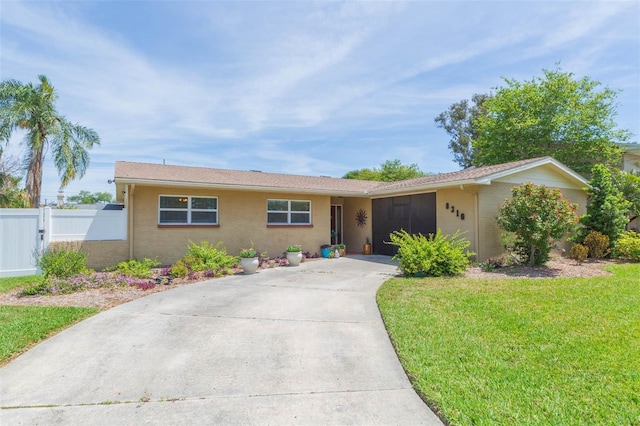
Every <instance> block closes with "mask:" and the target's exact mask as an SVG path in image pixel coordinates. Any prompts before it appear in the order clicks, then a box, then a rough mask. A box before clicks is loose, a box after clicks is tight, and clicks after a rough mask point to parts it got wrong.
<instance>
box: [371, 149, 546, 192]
mask: <svg viewBox="0 0 640 426" xmlns="http://www.w3.org/2000/svg"><path fill="white" fill-rule="evenodd" d="M545 160H551V161H553V160H552V159H551V157H539V158H530V159H527V160H520V161H513V162H511V163H503V164H496V165H493V166H482V167H474V168H469V169H465V170H460V171H458V172H450V173H440V174H437V175H430V176H424V177H419V178H415V179H408V180H403V181H399V182H390V183H386V184H382V185H379V186H378V187H377V188H376V189H375V190H373V193H380V192H390V191H396V190H406V189H412V188H425V187H429V186H438V187H440V186H443V185H446V184H451V185H459V184H460V183H470V182H475V183H484V182H482V181H483V180H486V179H487V178H490V177H492V176H495V175H499V174H501V173H504V172H509V171H511V170H517V169H520V168H521V167H524V166H527V165H530V164H535V163H540V162H544V161H545Z"/></svg>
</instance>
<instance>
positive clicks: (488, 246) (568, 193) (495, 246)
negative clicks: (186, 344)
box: [478, 182, 587, 260]
mask: <svg viewBox="0 0 640 426" xmlns="http://www.w3.org/2000/svg"><path fill="white" fill-rule="evenodd" d="M513 187H514V184H511V183H503V182H494V183H492V184H491V185H490V186H485V187H479V197H478V200H479V203H478V207H479V216H478V224H479V239H480V242H481V243H480V247H479V249H478V260H486V259H488V258H490V257H493V256H498V255H500V254H502V253H503V251H504V250H503V248H502V243H501V241H500V234H501V232H502V230H501V229H500V228H499V227H498V225H497V223H496V217H498V214H499V212H498V207H499V206H500V205H501V204H502V203H504V201H505V200H506V199H507V198H511V189H512V188H513ZM559 189H560V191H561V192H562V193H563V194H564V196H565V197H566V198H567V199H568V200H570V201H571V202H572V203H577V204H578V211H577V213H578V216H580V215H583V214H585V213H586V203H587V196H586V193H585V192H584V191H583V190H580V189H568V188H559ZM559 247H560V248H564V249H565V250H568V249H569V247H570V243H568V242H567V241H566V240H565V241H563V242H561V243H560V244H559Z"/></svg>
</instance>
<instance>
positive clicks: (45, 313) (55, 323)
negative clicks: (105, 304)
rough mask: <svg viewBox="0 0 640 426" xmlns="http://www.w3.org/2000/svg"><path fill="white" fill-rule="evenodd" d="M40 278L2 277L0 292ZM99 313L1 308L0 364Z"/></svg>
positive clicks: (96, 310) (92, 311)
mask: <svg viewBox="0 0 640 426" xmlns="http://www.w3.org/2000/svg"><path fill="white" fill-rule="evenodd" d="M41 278H42V277H41V276H38V275H32V276H28V277H15V278H0V292H6V291H9V290H12V289H14V288H17V287H24V286H25V285H27V284H30V283H32V282H35V281H37V280H38V279H41ZM97 312H98V309H95V308H77V307H53V306H0V365H2V364H4V363H6V362H7V361H8V360H10V359H11V358H12V357H13V356H15V355H16V354H19V353H21V352H22V351H24V350H25V349H27V348H29V347H31V346H32V345H34V344H35V343H37V342H39V341H41V340H43V339H45V338H47V337H48V336H50V335H52V334H54V333H55V332H56V331H59V330H61V329H64V328H66V327H68V326H70V325H72V324H74V323H76V322H78V321H80V320H82V319H84V318H86V317H88V316H91V315H93V314H95V313H97Z"/></svg>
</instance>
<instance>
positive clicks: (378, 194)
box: [366, 179, 491, 198]
mask: <svg viewBox="0 0 640 426" xmlns="http://www.w3.org/2000/svg"><path fill="white" fill-rule="evenodd" d="M490 184H491V182H490V181H489V182H486V183H485V182H479V181H478V180H476V179H465V180H455V181H448V182H441V183H434V184H430V185H421V186H414V187H407V188H395V189H389V190H373V191H367V192H366V194H367V195H369V196H370V197H371V198H384V197H385V196H389V195H412V194H423V193H425V192H435V191H436V190H438V189H442V188H450V187H457V186H460V185H490Z"/></svg>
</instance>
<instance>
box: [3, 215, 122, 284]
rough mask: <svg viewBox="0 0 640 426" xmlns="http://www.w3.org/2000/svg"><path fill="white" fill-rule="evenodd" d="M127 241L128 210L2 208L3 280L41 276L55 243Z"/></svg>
mask: <svg viewBox="0 0 640 426" xmlns="http://www.w3.org/2000/svg"><path fill="white" fill-rule="evenodd" d="M126 239H127V213H126V210H61V209H51V208H50V207H44V208H40V209H0V277H12V276H20V275H30V274H36V273H38V268H37V267H36V259H37V256H38V255H39V254H40V253H42V251H43V250H46V248H47V247H49V243H51V242H53V241H108V240H111V241H112V240H126Z"/></svg>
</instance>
